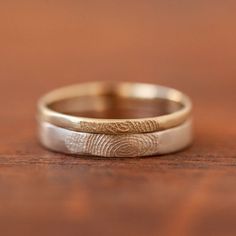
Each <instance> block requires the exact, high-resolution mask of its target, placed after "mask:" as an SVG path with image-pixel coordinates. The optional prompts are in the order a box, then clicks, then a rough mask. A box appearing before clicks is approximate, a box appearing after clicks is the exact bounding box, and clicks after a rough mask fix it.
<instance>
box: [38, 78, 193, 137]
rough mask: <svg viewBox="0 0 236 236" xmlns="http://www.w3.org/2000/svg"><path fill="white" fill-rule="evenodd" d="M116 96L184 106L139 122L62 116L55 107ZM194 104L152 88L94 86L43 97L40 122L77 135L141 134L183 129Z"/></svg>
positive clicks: (166, 90)
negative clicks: (68, 101) (77, 100)
mask: <svg viewBox="0 0 236 236" xmlns="http://www.w3.org/2000/svg"><path fill="white" fill-rule="evenodd" d="M109 94H112V95H115V96H118V97H121V98H131V99H144V100H155V99H163V100H166V101H172V102H176V103H178V104H180V106H181V108H180V109H178V110H176V111H174V112H172V113H170V114H165V115H161V116H155V117H147V118H135V119H100V118H88V117H80V116H73V115H71V114H65V113H63V112H58V111H56V110H54V109H52V108H51V104H53V103H55V102H60V101H62V100H66V99H73V98H80V97H82V96H102V95H109ZM191 111H192V104H191V101H190V99H189V98H188V97H187V96H186V95H184V94H183V93H181V92H179V91H177V90H175V89H171V88H167V87H163V86H158V85H152V84H143V83H126V82H121V83H111V82H91V83H84V84H78V85H73V86H69V87H64V88H61V89H57V90H54V91H52V92H50V93H48V94H47V95H45V96H44V97H42V98H41V99H40V101H39V104H38V115H39V117H38V118H39V120H40V121H43V122H48V123H50V124H52V125H55V126H58V127H61V128H66V129H69V130H73V131H78V132H85V133H94V134H115V135H118V134H141V133H150V132H156V131H161V130H166V129H169V128H173V127H176V126H179V125H181V124H182V123H183V122H185V121H186V120H187V119H188V117H189V116H190V114H191Z"/></svg>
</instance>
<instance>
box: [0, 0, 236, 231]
mask: <svg viewBox="0 0 236 236" xmlns="http://www.w3.org/2000/svg"><path fill="white" fill-rule="evenodd" d="M235 8H236V3H235V2H234V1H227V0H226V1H214V2H213V1H210V0H208V1H197V0H196V1H195V0H193V1H184V0H182V1H178V2H175V1H172V2H171V1H164V0H159V1H152V0H148V1H132V0H127V1H123V2H120V1H105V0H101V1H95V0H94V1H84V2H82V1H72V0H70V1H65V0H60V1H46V0H45V1H39V0H38V1H29V0H22V1H17V0H12V1H5V0H3V1H1V2H0V106H1V110H0V131H1V132H0V232H1V235H2V236H12V235H24V236H28V235H34V236H37V235H44V236H45V235H81V236H82V235H102V236H105V235H128V236H132V235H134V236H141V235H149V236H152V235H168V236H172V235H173V236H185V235H193V236H195V235H201V236H204V235H207V236H209V235H214V236H218V235H227V236H231V235H236V145H235V141H236V125H235V120H236V119H235V115H236V112H235V105H236V89H235V88H236V78H235V77H236V66H235V61H236V44H235V42H236V28H235V22H236V15H235V10H236V9H235ZM91 80H114V81H115V80H129V81H145V82H153V83H159V84H163V85H167V86H171V87H175V88H178V89H181V90H182V91H184V92H186V93H187V94H189V95H190V96H191V97H192V99H193V100H194V116H195V142H194V145H193V146H192V147H191V148H189V149H188V150H186V151H184V152H181V153H178V154H174V155H166V156H161V157H148V158H139V159H136V158H130V159H129V158H127V159H112V158H92V157H71V156H66V155H60V154H55V153H51V152H49V151H46V150H44V149H43V148H42V147H41V146H40V145H39V143H38V140H37V129H36V122H35V111H36V101H37V99H38V98H39V97H40V95H41V94H43V93H45V92H47V91H49V90H50V89H53V88H56V87H60V86H63V85H67V84H73V83H77V82H82V81H91Z"/></svg>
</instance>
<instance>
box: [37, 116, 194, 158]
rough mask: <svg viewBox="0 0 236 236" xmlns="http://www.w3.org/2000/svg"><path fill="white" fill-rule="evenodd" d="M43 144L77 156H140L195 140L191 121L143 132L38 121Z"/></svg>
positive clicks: (170, 150) (176, 148)
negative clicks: (75, 128) (96, 131)
mask: <svg viewBox="0 0 236 236" xmlns="http://www.w3.org/2000/svg"><path fill="white" fill-rule="evenodd" d="M39 136H40V140H41V143H42V144H43V145H44V146H45V147H46V148H48V149H50V150H53V151H57V152H63V153H70V154H78V155H93V156H103V157H141V156H151V155H158V154H166V153H172V152H176V151H179V150H181V149H183V148H185V147H187V146H189V145H190V144H191V142H192V139H193V135H192V120H191V119H189V120H187V121H186V122H184V123H183V124H182V125H180V126H178V127H175V128H171V129H168V130H165V131H159V132H152V133H145V134H144V133H142V134H122V135H109V134H91V133H83V132H76V131H72V130H68V129H64V128H61V127H57V126H55V125H53V124H50V123H48V122H39Z"/></svg>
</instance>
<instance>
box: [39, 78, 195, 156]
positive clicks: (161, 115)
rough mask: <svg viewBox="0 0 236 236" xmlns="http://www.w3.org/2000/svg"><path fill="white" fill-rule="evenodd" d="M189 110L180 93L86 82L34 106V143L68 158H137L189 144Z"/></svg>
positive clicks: (139, 85)
mask: <svg viewBox="0 0 236 236" xmlns="http://www.w3.org/2000/svg"><path fill="white" fill-rule="evenodd" d="M191 113H192V104H191V101H190V99H189V98H188V97H187V96H186V95H184V94H183V93H181V92H179V91H177V90H175V89H171V88H167V87H163V86H158V85H153V84H143V83H126V82H120V83H111V82H91V83H84V84H78V85H73V86H69V87H64V88H61V89H57V90H54V91H52V92H50V93H48V94H46V95H45V96H43V97H42V98H41V99H40V100H39V103H38V116H37V118H38V126H39V138H40V141H41V143H42V144H43V146H45V147H46V148H48V149H50V150H52V151H57V152H62V153H69V154H78V155H93V156H102V157H142V156H152V155H159V154H167V153H172V152H176V151H179V150H181V149H184V148H186V147H187V146H189V145H190V144H191V142H192V139H193V135H192V116H191Z"/></svg>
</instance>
